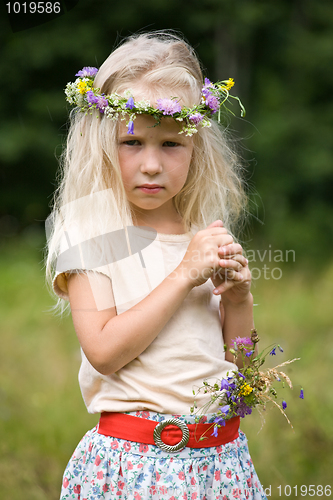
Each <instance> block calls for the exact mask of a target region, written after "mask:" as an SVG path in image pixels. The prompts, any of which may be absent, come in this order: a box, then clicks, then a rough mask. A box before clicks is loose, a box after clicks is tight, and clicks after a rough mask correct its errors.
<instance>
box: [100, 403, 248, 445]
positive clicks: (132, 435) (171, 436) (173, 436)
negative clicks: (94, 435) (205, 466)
mask: <svg viewBox="0 0 333 500" xmlns="http://www.w3.org/2000/svg"><path fill="white" fill-rule="evenodd" d="M239 420H240V418H239V417H234V418H231V419H230V420H227V421H226V424H225V426H224V427H220V428H219V429H218V436H217V437H215V436H212V435H211V434H212V432H213V428H214V424H185V423H184V422H183V421H182V420H180V419H178V418H170V419H166V420H164V421H163V422H160V423H156V422H155V421H154V420H148V419H145V418H139V417H135V416H133V415H127V414H124V413H113V412H103V413H102V414H101V418H100V421H99V426H98V433H99V434H103V435H104V436H112V437H115V438H120V439H126V440H128V441H135V442H138V443H144V444H152V445H157V446H158V447H159V448H161V449H162V450H164V451H168V452H175V451H178V450H180V449H182V448H184V447H185V446H187V447H189V448H208V447H211V446H220V445H223V444H226V443H230V441H233V440H234V439H236V438H237V437H238V435H239V434H238V429H239ZM201 436H204V438H205V439H203V440H202V441H200V440H199V439H200V437H201Z"/></svg>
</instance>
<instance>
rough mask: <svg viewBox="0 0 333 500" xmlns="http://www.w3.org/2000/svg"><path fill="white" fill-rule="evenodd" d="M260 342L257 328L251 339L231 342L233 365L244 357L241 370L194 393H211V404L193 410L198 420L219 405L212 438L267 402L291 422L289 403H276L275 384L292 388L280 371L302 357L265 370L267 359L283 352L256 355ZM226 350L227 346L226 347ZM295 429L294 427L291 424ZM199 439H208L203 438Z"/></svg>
mask: <svg viewBox="0 0 333 500" xmlns="http://www.w3.org/2000/svg"><path fill="white" fill-rule="evenodd" d="M257 342H259V337H258V335H257V331H256V330H255V329H253V330H251V338H250V337H242V338H241V337H237V338H236V339H235V340H233V341H232V343H231V347H230V348H229V351H230V352H231V354H232V355H233V357H234V362H235V363H236V361H237V360H238V359H239V358H241V360H242V368H239V370H237V371H236V370H235V371H233V372H231V375H230V376H229V377H228V378H227V379H222V380H221V381H218V382H216V383H215V384H214V385H211V384H209V383H208V382H207V381H204V382H203V386H202V387H200V388H199V389H198V390H197V392H195V391H193V394H194V396H196V395H198V394H199V393H200V392H202V391H203V392H204V393H211V397H210V401H209V402H208V403H207V404H206V405H205V406H204V407H203V408H200V409H197V405H196V402H194V405H193V406H192V408H191V414H194V415H195V416H196V421H197V422H199V421H200V415H203V414H204V413H207V412H208V410H209V408H210V407H211V406H212V405H214V406H215V405H216V403H218V405H219V410H218V411H217V413H216V418H215V420H214V424H213V427H214V429H213V435H215V436H217V432H218V428H219V427H222V426H224V425H225V422H226V420H229V419H230V418H232V417H237V416H239V417H245V415H249V414H250V413H252V409H253V408H256V407H257V408H258V409H259V408H260V407H261V408H263V409H265V408H266V405H267V404H268V403H273V404H274V405H275V406H277V407H278V408H279V410H280V411H281V413H282V414H283V415H284V416H285V417H286V419H287V421H288V423H289V424H290V425H291V422H290V420H289V419H288V417H287V415H286V413H285V411H284V410H285V409H286V407H287V403H286V402H285V401H282V403H281V405H279V404H278V403H277V401H276V400H277V391H276V389H275V388H274V387H273V384H274V383H275V382H282V385H283V386H284V385H285V383H287V385H288V386H289V387H290V388H291V389H292V383H291V380H290V378H289V377H288V375H286V374H285V373H284V372H283V371H281V370H280V368H282V367H283V366H286V365H289V364H290V363H293V362H294V361H297V360H298V359H300V358H295V359H292V360H289V361H285V362H284V363H281V364H279V365H277V366H275V367H274V368H268V369H266V370H264V371H262V369H261V367H262V365H263V364H264V363H265V360H266V356H267V355H268V354H269V355H271V356H275V355H276V350H279V351H280V352H283V349H282V347H281V346H280V345H278V344H277V345H274V346H273V347H272V346H270V347H269V348H267V349H265V350H264V351H262V352H261V353H260V354H258V355H255V347H256V344H257ZM225 349H227V348H226V346H225ZM300 398H301V399H303V398H304V395H303V389H301V393H300ZM291 427H292V425H291ZM200 439H205V438H204V436H202V437H201V438H200Z"/></svg>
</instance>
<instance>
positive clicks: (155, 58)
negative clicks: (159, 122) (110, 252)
mask: <svg viewBox="0 0 333 500" xmlns="http://www.w3.org/2000/svg"><path fill="white" fill-rule="evenodd" d="M202 82H203V75H202V71H201V67H200V63H199V61H198V58H197V56H196V54H195V52H194V50H193V49H192V47H191V46H189V45H188V44H187V43H186V42H185V41H184V40H183V39H181V38H180V37H178V36H177V35H175V34H171V33H167V32H155V33H148V34H140V35H134V36H132V37H130V38H128V39H127V40H126V41H125V42H124V43H123V44H121V45H120V46H119V47H118V48H117V49H115V50H114V51H113V52H112V53H111V54H110V56H109V57H108V58H107V59H106V60H105V62H104V63H103V64H102V66H101V67H100V69H99V71H98V73H97V75H96V77H95V81H94V86H95V87H98V88H100V92H101V93H105V94H106V95H109V94H111V93H114V92H117V93H119V94H122V93H123V92H124V91H125V90H128V89H130V88H133V87H134V88H136V87H138V86H139V87H140V89H147V91H146V95H145V97H147V98H153V99H156V98H158V97H167V98H168V97H178V98H179V99H180V101H181V103H182V104H183V105H186V106H194V105H197V104H199V102H200V98H201V88H202ZM117 134H118V123H117V121H113V120H112V119H109V118H107V117H105V116H103V115H102V114H100V113H99V112H98V111H96V112H94V113H93V114H84V113H82V112H80V111H79V110H73V111H72V112H71V114H70V127H69V133H68V138H67V144H66V148H65V149H64V152H63V154H62V156H61V158H60V175H59V177H60V179H59V180H60V182H59V188H58V189H57V191H56V192H55V196H54V203H53V211H52V214H51V217H50V219H49V220H50V221H51V224H49V227H50V231H49V233H50V234H49V238H48V257H47V264H46V272H47V277H48V280H49V282H50V283H51V282H52V277H53V274H54V272H53V270H52V264H53V263H54V262H55V260H56V258H57V255H58V253H59V247H60V244H61V239H63V233H64V229H66V228H67V230H69V228H73V227H75V231H74V234H80V235H81V240H82V235H84V237H85V238H84V239H88V238H89V237H90V238H91V237H93V236H95V235H98V234H105V232H106V231H107V230H112V229H113V230H116V229H118V228H120V227H123V226H126V225H129V224H133V217H132V213H131V209H130V206H129V203H128V201H127V199H126V195H125V190H124V186H123V183H122V178H121V172H120V166H119V160H118V151H117ZM193 141H194V150H193V155H192V159H191V163H190V168H189V172H188V177H187V180H186V182H185V184H184V186H183V188H182V189H181V191H180V192H179V193H178V194H177V195H176V196H175V197H174V206H175V208H176V210H177V212H178V213H179V214H180V216H181V217H182V220H183V223H184V227H185V230H186V231H188V230H189V229H190V227H191V226H195V227H197V228H199V229H200V228H204V227H206V226H207V225H208V224H210V223H211V222H212V221H214V220H216V219H217V218H220V219H222V221H223V223H224V226H225V227H226V228H227V229H228V230H229V231H231V232H233V233H234V232H235V230H236V228H237V224H238V223H239V221H240V220H241V219H242V216H243V215H244V214H245V206H246V196H245V193H244V190H243V186H242V179H241V175H240V174H241V166H240V162H239V159H238V156H237V155H236V154H235V153H234V152H233V148H231V147H230V146H229V145H228V141H227V130H226V129H221V128H220V127H219V126H218V125H217V124H216V123H215V122H212V126H211V127H198V132H197V133H196V134H195V135H194V137H193ZM111 191H112V196H109V194H110V193H111ZM72 234H73V231H72ZM74 239H75V236H74Z"/></svg>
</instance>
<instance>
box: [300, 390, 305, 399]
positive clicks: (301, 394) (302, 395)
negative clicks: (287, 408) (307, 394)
mask: <svg viewBox="0 0 333 500" xmlns="http://www.w3.org/2000/svg"><path fill="white" fill-rule="evenodd" d="M299 397H300V398H301V399H304V391H303V387H302V389H301V392H300V395H299Z"/></svg>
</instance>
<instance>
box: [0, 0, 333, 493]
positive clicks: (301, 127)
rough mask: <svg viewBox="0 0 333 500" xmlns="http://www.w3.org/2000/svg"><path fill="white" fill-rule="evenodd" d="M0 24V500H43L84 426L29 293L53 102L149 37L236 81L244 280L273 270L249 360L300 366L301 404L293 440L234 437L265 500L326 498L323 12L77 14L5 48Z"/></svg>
mask: <svg viewBox="0 0 333 500" xmlns="http://www.w3.org/2000/svg"><path fill="white" fill-rule="evenodd" d="M0 9H2V11H1V17H0V44H1V46H0V50H1V57H0V74H1V80H0V81H1V88H2V92H1V97H2V98H1V99H0V116H1V122H0V237H1V244H0V285H1V289H0V300H1V303H0V312H1V327H0V328H1V348H0V491H1V495H0V496H1V498H5V499H6V500H7V499H10V500H16V499H17V500H18V499H22V498H24V499H25V500H30V499H31V500H32V499H34V500H35V499H36V500H39V499H41V500H44V499H51V500H53V499H56V498H57V497H58V495H59V481H60V480H61V474H62V471H63V469H64V467H65V465H66V461H67V460H68V458H69V456H70V454H71V453H72V451H73V448H74V446H75V445H76V443H77V442H78V440H79V439H80V437H81V436H82V434H83V433H84V432H85V430H86V429H87V428H89V427H91V426H93V425H94V424H95V422H96V417H93V416H89V415H87V414H86V413H85V408H84V405H83V402H82V400H81V395H80V393H79V389H78V385H77V381H76V379H77V371H78V367H79V354H78V344H77V340H76V338H75V335H74V332H73V328H72V325H71V321H70V318H67V319H65V320H60V319H57V318H55V317H54V316H52V315H51V314H50V313H49V312H47V310H48V308H49V307H50V306H51V304H52V299H51V298H50V297H49V296H48V292H47V290H46V288H45V286H44V283H43V270H42V267H43V266H42V254H41V248H42V246H43V236H42V233H43V221H44V220H45V218H46V217H47V215H48V213H49V203H50V201H51V199H52V192H53V191H54V188H55V180H56V171H57V159H56V157H57V156H58V155H59V154H60V152H61V148H62V144H63V143H64V141H65V137H66V121H67V115H68V109H67V106H66V103H65V100H64V95H63V88H64V87H65V84H66V82H67V81H71V80H72V79H73V76H74V74H75V73H76V72H77V70H79V69H81V68H82V67H83V66H86V65H91V66H99V65H100V64H101V63H102V62H103V61H104V59H105V58H106V57H107V56H108V54H109V53H110V52H111V50H112V49H113V47H114V46H115V45H117V43H119V41H120V40H121V39H122V37H124V36H127V35H129V34H131V33H135V32H137V31H147V30H157V29H174V30H177V31H180V32H182V33H183V34H184V35H185V37H186V38H187V40H188V41H189V42H190V43H191V44H192V45H193V46H194V47H195V49H196V50H197V53H198V54H199V57H200V59H201V61H202V63H203V66H204V67H205V69H206V75H207V76H209V77H210V79H211V80H217V79H221V78H228V77H233V78H234V79H235V81H236V86H235V94H236V95H239V96H240V97H241V99H242V101H243V103H244V105H245V107H246V110H247V117H246V119H245V120H241V119H239V118H235V119H233V120H232V123H231V127H232V128H233V129H235V131H237V134H238V137H242V140H241V141H239V145H240V147H241V151H242V155H243V157H244V161H245V163H246V165H247V174H246V175H247V181H248V185H249V192H250V194H251V212H252V214H253V217H252V218H251V224H250V232H249V234H247V235H245V237H244V238H245V241H246V245H247V247H248V248H251V249H254V251H255V252H257V253H256V256H257V258H256V261H255V262H253V263H252V267H256V268H258V269H262V268H263V266H264V265H265V264H267V266H270V268H272V267H277V266H279V267H280V266H283V276H282V277H281V279H279V280H277V279H273V278H272V276H271V275H270V274H269V273H268V275H267V276H268V279H266V278H264V277H263V275H261V278H260V279H257V280H255V283H254V294H255V300H256V302H257V303H259V304H260V305H259V306H258V307H257V309H256V321H257V326H258V329H259V331H260V334H261V336H262V338H263V346H266V345H269V344H270V342H273V341H278V342H280V343H281V344H282V345H283V346H284V347H285V353H284V358H283V359H288V358H290V357H295V356H300V357H301V361H299V362H298V363H297V366H296V364H295V365H293V367H292V368H290V371H289V372H288V373H290V375H291V376H292V379H293V381H294V382H295V384H296V385H297V384H302V385H303V386H304V389H305V394H306V399H305V400H304V401H301V400H298V389H299V387H297V388H296V389H295V391H294V393H291V396H290V404H289V413H288V414H289V416H290V418H291V420H292V422H293V424H294V427H295V434H293V433H292V431H291V430H290V429H289V428H288V425H287V424H286V423H285V422H284V421H283V417H282V416H280V415H279V414H277V413H276V414H275V415H274V414H273V412H272V414H269V415H267V416H266V420H267V422H266V425H265V426H264V428H263V430H262V431H261V433H260V434H259V435H258V436H257V432H258V430H259V428H260V419H259V418H257V417H250V418H249V419H247V420H246V421H244V422H243V428H244V429H245V430H246V432H247V435H248V437H249V441H250V449H251V450H252V454H253V458H254V462H255V465H256V468H257V469H258V472H259V476H260V478H261V479H262V482H263V484H264V485H265V486H269V485H272V495H271V498H279V497H278V495H277V490H276V486H277V485H280V484H281V485H285V484H290V485H292V486H294V485H297V484H298V485H299V486H300V485H301V484H307V485H309V484H315V485H319V484H323V485H325V484H328V483H329V480H330V469H329V464H330V463H332V456H331V449H332V437H331V434H330V433H329V429H330V426H331V414H332V409H333V408H332V407H333V400H332V391H331V390H330V372H329V366H331V364H332V358H333V351H332V341H331V337H332V324H333V321H332V319H333V318H332V312H331V311H332V307H331V300H332V292H333V290H332V281H333V268H332V264H331V263H332V251H331V248H332V239H333V238H332V235H333V231H332V221H333V207H332V194H331V193H332V188H333V173H332V171H333V169H332V163H333V162H332V158H333V147H332V121H333V120H332V119H333V102H332V99H331V93H332V84H333V64H332V53H333V4H332V2H331V0H274V1H270V0H145V1H144V2H138V1H137V0H127V1H126V2H120V1H119V0H113V1H110V0H104V1H100V0H97V1H94V0H80V1H79V2H78V4H77V5H76V6H75V7H74V8H73V9H72V10H69V11H67V12H66V13H65V14H64V15H63V16H61V17H59V18H57V19H54V20H52V21H50V22H48V23H45V24H43V25H40V26H37V27H35V28H30V29H26V30H23V31H20V32H16V33H13V32H12V30H11V27H10V24H9V21H8V18H7V15H6V11H5V7H4V4H1V6H0ZM249 235H250V236H249ZM268 249H271V250H272V252H274V250H278V251H279V252H281V255H286V254H285V251H286V250H288V249H293V250H294V251H295V259H291V261H289V262H288V263H287V262H275V261H274V259H273V263H272V259H268V257H269V254H268ZM258 252H261V253H260V254H259V253H258ZM265 252H266V256H265V257H264V253H265ZM273 255H274V253H273ZM261 257H262V259H261ZM267 259H268V261H267ZM282 260H286V259H282ZM288 402H289V400H288ZM274 488H275V489H274ZM273 492H274V493H273ZM290 498H293V496H291V497H290Z"/></svg>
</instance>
